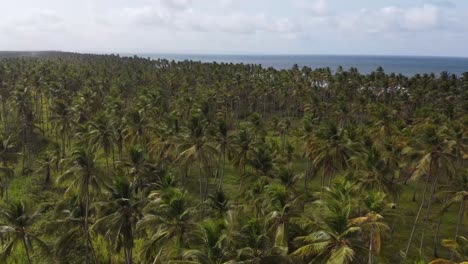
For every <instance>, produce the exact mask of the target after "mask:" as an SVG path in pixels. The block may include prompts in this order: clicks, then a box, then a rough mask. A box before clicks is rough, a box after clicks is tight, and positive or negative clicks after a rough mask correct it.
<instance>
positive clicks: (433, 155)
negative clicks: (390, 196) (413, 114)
mask: <svg viewBox="0 0 468 264" xmlns="http://www.w3.org/2000/svg"><path fill="white" fill-rule="evenodd" d="M414 130H415V131H414V132H415V133H416V134H417V135H418V137H417V141H416V148H414V149H408V150H407V152H410V153H415V154H416V155H418V156H419V157H420V158H419V160H418V161H417V165H416V170H415V171H414V173H413V175H412V179H415V180H416V179H418V178H419V177H421V176H423V175H425V177H426V179H425V182H424V188H423V192H422V198H421V203H420V206H419V209H418V212H417V214H416V217H415V220H414V224H413V228H412V230H411V233H410V237H409V240H408V244H407V246H406V250H405V257H406V256H407V254H408V253H409V250H410V246H411V243H412V240H413V236H414V232H415V229H416V226H417V223H418V221H419V217H420V214H421V212H422V209H423V206H424V203H425V202H426V192H427V189H428V186H429V184H430V181H432V184H431V188H430V191H429V198H428V200H427V207H426V215H425V218H424V222H423V224H422V233H421V241H420V246H419V250H420V251H421V249H422V248H423V245H424V235H425V230H426V226H427V223H428V218H429V213H430V211H431V206H432V202H433V200H434V194H435V190H436V189H437V185H438V182H439V178H440V176H441V175H443V176H445V177H451V175H453V172H454V170H455V169H454V165H453V155H452V147H453V146H454V144H453V142H452V141H451V140H450V138H449V137H448V136H447V134H446V127H444V126H442V127H437V126H436V125H435V124H431V123H422V124H420V125H419V126H416V127H415V128H414Z"/></svg>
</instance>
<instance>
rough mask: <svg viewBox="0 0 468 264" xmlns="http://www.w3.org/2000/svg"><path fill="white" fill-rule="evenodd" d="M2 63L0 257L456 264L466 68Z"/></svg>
mask: <svg viewBox="0 0 468 264" xmlns="http://www.w3.org/2000/svg"><path fill="white" fill-rule="evenodd" d="M10 55H11V54H10ZM8 57H9V58H6V57H5V58H3V59H0V99H1V107H0V110H1V111H0V112H1V115H0V117H1V133H0V134H1V138H0V143H1V144H0V163H1V164H0V165H1V167H0V168H1V169H0V183H1V194H2V197H3V198H2V199H1V202H0V244H1V248H2V250H1V254H0V257H1V260H2V263H126V264H129V263H204V264H215V263H330V264H332V263H333V264H341V263H429V262H431V261H433V262H432V263H460V262H462V261H466V260H467V245H468V242H467V238H466V237H467V230H468V226H467V212H468V210H466V207H467V203H466V201H467V200H468V188H467V187H468V166H467V164H468V161H467V159H468V153H467V150H466V147H467V139H468V130H467V127H468V115H467V113H468V111H467V110H468V73H466V74H464V75H463V76H454V75H449V74H447V73H441V74H440V75H439V76H435V75H416V76H413V77H405V76H402V75H395V74H386V73H384V71H383V69H381V68H379V69H377V70H376V71H375V72H372V73H371V74H368V75H362V74H360V73H358V71H357V70H356V69H350V70H349V71H345V70H343V69H342V68H339V69H337V71H336V72H335V73H332V72H331V70H330V69H315V70H312V69H310V68H307V67H304V68H302V69H299V68H298V67H293V68H291V69H289V70H275V69H272V68H269V69H264V68H262V67H261V66H255V65H242V64H217V63H199V62H192V61H184V62H170V61H167V60H149V59H143V58H137V57H133V58H128V57H125V58H121V57H119V56H113V55H112V56H100V55H84V54H70V53H53V52H52V53H47V54H43V55H41V56H37V57H22V58H19V57H16V58H15V57H14V56H8Z"/></svg>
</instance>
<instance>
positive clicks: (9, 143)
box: [0, 135, 19, 204]
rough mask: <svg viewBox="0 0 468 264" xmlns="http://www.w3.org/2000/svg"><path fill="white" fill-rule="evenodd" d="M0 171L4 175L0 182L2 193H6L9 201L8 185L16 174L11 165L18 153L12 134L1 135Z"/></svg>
mask: <svg viewBox="0 0 468 264" xmlns="http://www.w3.org/2000/svg"><path fill="white" fill-rule="evenodd" d="M0 143H1V144H0V161H1V167H0V172H1V173H2V177H1V178H0V179H1V180H0V183H1V187H2V194H5V200H6V202H7V204H8V203H9V201H10V199H9V195H8V187H9V183H10V181H11V179H12V178H13V177H14V176H15V171H14V169H13V168H12V167H11V163H13V162H15V161H16V158H17V156H19V154H18V153H16V152H15V148H16V146H15V143H14V140H13V137H12V135H8V136H7V135H1V137H0Z"/></svg>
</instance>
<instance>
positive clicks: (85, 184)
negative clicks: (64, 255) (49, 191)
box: [57, 147, 103, 263]
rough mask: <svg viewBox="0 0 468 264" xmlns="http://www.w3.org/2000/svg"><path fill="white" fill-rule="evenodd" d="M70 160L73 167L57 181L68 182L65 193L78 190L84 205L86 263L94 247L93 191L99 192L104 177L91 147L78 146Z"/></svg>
mask: <svg viewBox="0 0 468 264" xmlns="http://www.w3.org/2000/svg"><path fill="white" fill-rule="evenodd" d="M70 161H71V168H70V169H68V170H67V171H66V172H65V173H64V174H62V175H61V176H60V177H59V178H57V182H58V183H62V182H67V183H68V184H69V185H68V188H67V189H66V191H65V193H70V192H72V191H76V194H77V196H78V198H79V202H80V204H82V205H84V206H83V207H84V210H85V217H84V230H85V241H86V243H87V246H86V263H89V248H90V247H92V245H91V240H90V237H89V209H90V205H91V202H92V199H93V197H92V195H93V192H98V191H99V190H100V189H101V187H102V185H103V177H102V175H101V173H100V172H99V170H98V168H97V166H96V158H95V156H94V152H93V151H92V150H91V149H90V148H82V147H81V148H77V149H76V150H75V151H73V153H72V155H71V158H70Z"/></svg>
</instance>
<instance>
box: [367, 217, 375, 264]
mask: <svg viewBox="0 0 468 264" xmlns="http://www.w3.org/2000/svg"><path fill="white" fill-rule="evenodd" d="M373 243H374V226H371V233H370V239H369V260H368V264H372V251H373V250H374V249H373V248H372V245H373Z"/></svg>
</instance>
